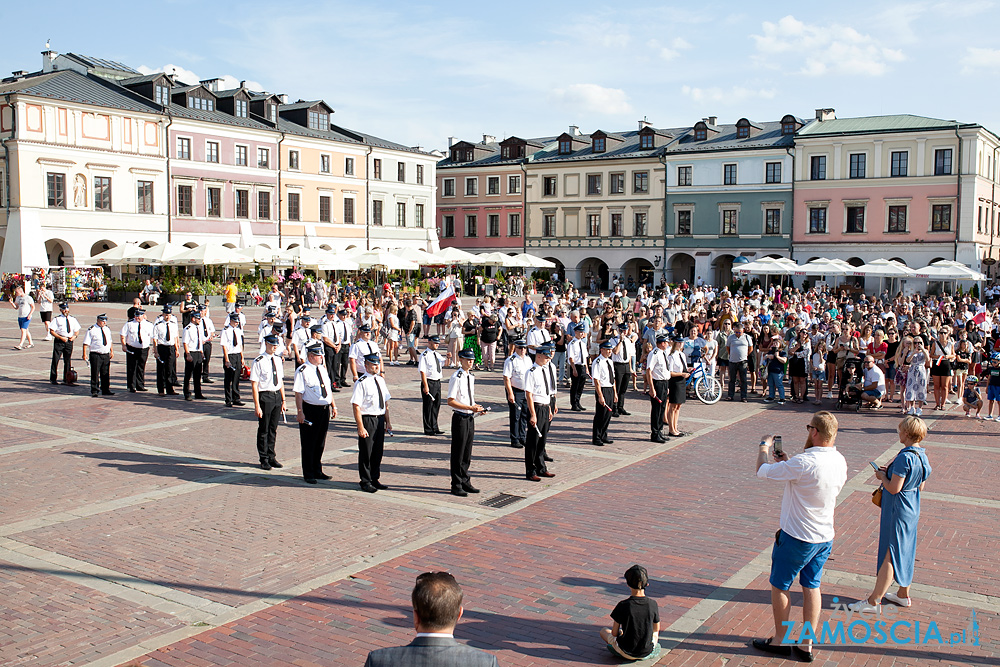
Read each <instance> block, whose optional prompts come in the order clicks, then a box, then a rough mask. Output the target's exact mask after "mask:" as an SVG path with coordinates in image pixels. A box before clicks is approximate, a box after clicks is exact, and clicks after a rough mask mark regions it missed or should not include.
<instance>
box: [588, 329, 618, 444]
mask: <svg viewBox="0 0 1000 667" xmlns="http://www.w3.org/2000/svg"><path fill="white" fill-rule="evenodd" d="M614 348H615V342H614V340H606V341H604V342H603V343H601V354H600V355H598V357H597V358H596V359H594V362H593V363H592V364H591V366H590V377H592V378H593V379H594V395H595V398H596V399H597V407H596V411H595V413H594V429H593V433H592V438H591V442H592V443H593V444H594V445H595V446H596V447H603V446H604V445H610V444H611V443H613V442H614V440H612V439H611V438H609V437H608V426H609V425H610V424H611V411H612V409H613V408H614V407H615V406H616V405H617V404H618V395H617V394H616V393H615V392H616V390H615V369H614V366H613V363H614V362H612V361H611V350H613V349H614Z"/></svg>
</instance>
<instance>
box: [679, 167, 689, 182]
mask: <svg viewBox="0 0 1000 667" xmlns="http://www.w3.org/2000/svg"><path fill="white" fill-rule="evenodd" d="M677 185H691V167H677Z"/></svg>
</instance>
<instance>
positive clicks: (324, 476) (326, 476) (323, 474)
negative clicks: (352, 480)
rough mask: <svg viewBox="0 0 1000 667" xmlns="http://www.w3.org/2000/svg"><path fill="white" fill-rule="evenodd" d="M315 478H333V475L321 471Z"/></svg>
mask: <svg viewBox="0 0 1000 667" xmlns="http://www.w3.org/2000/svg"><path fill="white" fill-rule="evenodd" d="M316 479H333V477H330V476H329V475H327V474H326V473H325V472H321V473H320V474H318V475H316ZM375 486H378V484H376V485H375Z"/></svg>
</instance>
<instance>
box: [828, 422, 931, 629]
mask: <svg viewBox="0 0 1000 667" xmlns="http://www.w3.org/2000/svg"><path fill="white" fill-rule="evenodd" d="M898 432H899V442H900V444H902V445H903V448H902V449H901V450H900V451H899V453H898V454H896V457H895V458H894V459H893V460H892V462H891V463H889V465H887V466H884V467H882V468H879V469H878V470H877V471H876V472H875V477H876V478H878V480H879V481H880V482H881V483H882V486H881V491H882V493H881V494H878V492H876V496H875V497H879V496H880V498H881V508H882V516H881V521H880V522H879V533H878V559H877V561H876V562H877V563H878V574H877V576H876V579H875V589H874V590H873V591H872V594H871V595H869V596H868V599H867V600H859V601H857V602H853V603H851V604H849V605H848V608H849V609H850V610H851V611H855V612H860V611H876V610H878V608H879V606H880V605H881V604H882V598H883V597H884V598H885V599H886V600H889V601H890V602H892V603H894V604H897V605H899V606H900V607H909V606H910V605H911V604H912V602H911V601H910V584H912V583H913V563H914V561H915V560H916V554H917V523H918V521H919V520H920V492H921V491H922V490H923V488H924V484H925V483H926V482H927V478H928V477H930V474H931V464H930V461H928V460H927V454H926V452H925V451H924V448H923V447H921V446H920V442H921V441H922V440H923V439H924V438H926V437H927V425H926V424H925V423H924V421H923V420H922V419H920V418H919V417H914V416H909V417H904V418H903V421H901V422H900V423H899V427H898ZM894 579H895V581H896V583H897V584H899V590H897V591H896V593H895V594H892V593H890V592H889V587H890V586H891V585H892V582H893V580H894Z"/></svg>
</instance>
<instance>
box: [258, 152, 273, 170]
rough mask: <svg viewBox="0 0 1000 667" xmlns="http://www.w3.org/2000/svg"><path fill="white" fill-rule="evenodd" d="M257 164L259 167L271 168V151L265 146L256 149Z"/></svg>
mask: <svg viewBox="0 0 1000 667" xmlns="http://www.w3.org/2000/svg"><path fill="white" fill-rule="evenodd" d="M257 166H258V167H260V168H261V169H270V168H271V151H270V150H269V149H267V148H258V149H257Z"/></svg>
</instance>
